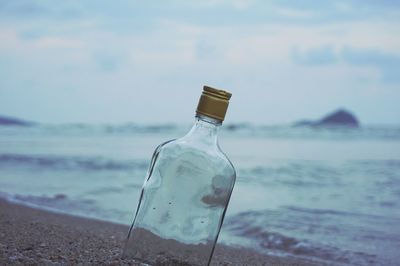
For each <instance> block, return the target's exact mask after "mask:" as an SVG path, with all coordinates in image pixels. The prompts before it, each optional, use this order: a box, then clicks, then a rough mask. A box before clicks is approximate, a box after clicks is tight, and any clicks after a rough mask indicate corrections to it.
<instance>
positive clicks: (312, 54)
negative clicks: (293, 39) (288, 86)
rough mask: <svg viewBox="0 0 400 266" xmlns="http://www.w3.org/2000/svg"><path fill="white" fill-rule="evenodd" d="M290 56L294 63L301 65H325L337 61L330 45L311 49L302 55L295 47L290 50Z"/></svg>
mask: <svg viewBox="0 0 400 266" xmlns="http://www.w3.org/2000/svg"><path fill="white" fill-rule="evenodd" d="M291 56H292V59H293V61H294V62H295V63H298V64H303V65H326V64H333V63H335V62H336V61H337V56H336V54H335V51H334V49H333V46H331V45H326V46H321V47H317V48H312V49H309V50H307V51H305V52H304V53H301V52H300V51H299V49H298V48H297V47H295V48H293V49H292V52H291Z"/></svg>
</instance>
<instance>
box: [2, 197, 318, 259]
mask: <svg viewBox="0 0 400 266" xmlns="http://www.w3.org/2000/svg"><path fill="white" fill-rule="evenodd" d="M0 225H1V226H0V265H10V264H11V265H76V264H81V265H88V264H91V265H99V264H103V265H104V264H106V265H143V264H140V263H137V262H134V261H131V260H124V259H122V258H121V252H122V247H123V243H124V240H125V236H126V233H127V231H128V227H127V226H124V225H119V224H113V223H109V222H104V221H98V220H93V219H87V218H81V217H75V216H70V215H65V214H59V213H52V212H47V211H43V210H38V209H34V208H30V207H26V206H22V205H16V204H13V203H9V202H6V201H4V200H0ZM211 265H318V264H316V263H314V262H310V261H303V260H298V259H294V258H293V259H291V258H279V257H270V256H264V255H261V254H258V253H255V252H252V251H249V250H244V249H237V248H232V247H227V246H223V245H218V246H217V248H216V250H215V253H214V257H213V259H212V262H211Z"/></svg>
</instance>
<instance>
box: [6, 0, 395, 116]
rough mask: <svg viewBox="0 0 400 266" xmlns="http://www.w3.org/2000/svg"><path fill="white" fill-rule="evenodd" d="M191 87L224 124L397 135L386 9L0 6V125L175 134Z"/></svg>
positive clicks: (344, 4)
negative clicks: (328, 126) (342, 111)
mask: <svg viewBox="0 0 400 266" xmlns="http://www.w3.org/2000/svg"><path fill="white" fill-rule="evenodd" d="M203 85H209V86H212V87H216V88H220V89H225V90H228V91H230V92H232V94H233V96H232V99H231V102H230V107H229V110H228V113H227V117H226V121H229V122H231V123H239V122H249V123H254V124H286V123H291V122H293V121H296V120H300V119H306V118H307V119H317V118H319V117H321V116H323V115H325V114H327V113H329V112H331V111H333V110H335V109H337V108H346V109H348V110H350V111H352V112H353V113H354V114H355V115H356V116H357V117H358V118H359V119H360V120H361V122H362V123H363V124H400V1H394V0H393V1H388V0H380V1H373V0H348V1H341V0H336V1H313V0H309V1H306V0H297V1H284V0H282V1H264V0H260V1H257V0H232V1H224V0H202V1H173V0H167V1H125V0H119V1H99V0H96V1H94V0H92V1H89V0H88V1H74V0H70V1H53V0H47V1H44V0H35V1H33V0H31V1H30V0H20V1H8V0H0V114H1V115H7V116H14V117H19V118H24V119H27V120H32V121H38V122H44V123H74V122H79V123H125V122H135V123H142V124H153V123H187V122H190V121H192V120H193V116H194V112H195V108H196V105H197V102H198V99H199V96H200V94H201V91H202V86H203Z"/></svg>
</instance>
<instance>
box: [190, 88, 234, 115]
mask: <svg viewBox="0 0 400 266" xmlns="http://www.w3.org/2000/svg"><path fill="white" fill-rule="evenodd" d="M231 96H232V94H231V93H229V92H227V91H224V90H218V89H214V88H211V87H208V86H204V87H203V93H202V94H201V96H200V100H199V104H198V105H197V110H196V113H197V114H201V115H205V116H208V117H211V118H214V119H217V120H220V121H224V118H225V114H226V110H227V109H228V105H229V99H230V98H231Z"/></svg>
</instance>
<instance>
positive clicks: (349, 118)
mask: <svg viewBox="0 0 400 266" xmlns="http://www.w3.org/2000/svg"><path fill="white" fill-rule="evenodd" d="M359 125H360V123H359V122H358V119H357V118H356V117H355V116H354V115H353V114H352V113H350V112H349V111H346V110H344V109H339V110H337V111H335V112H333V113H331V114H328V115H327V116H325V117H323V118H322V119H320V120H318V121H310V120H301V121H298V122H296V123H294V126H295V127H298V126H312V127H332V126H333V127H335V126H341V127H359Z"/></svg>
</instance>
